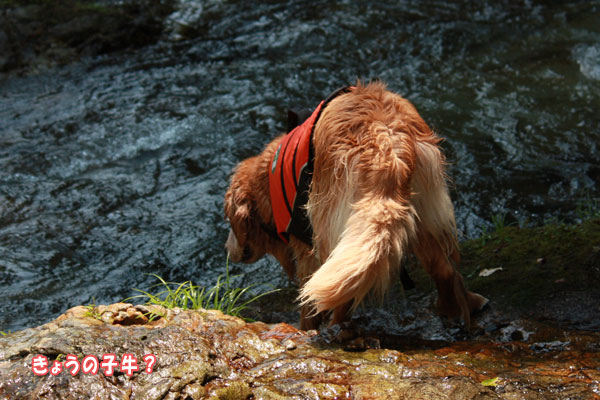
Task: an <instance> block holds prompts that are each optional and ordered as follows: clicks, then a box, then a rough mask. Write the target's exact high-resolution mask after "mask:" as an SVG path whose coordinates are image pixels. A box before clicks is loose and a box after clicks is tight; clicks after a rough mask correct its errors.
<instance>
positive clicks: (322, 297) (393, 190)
mask: <svg viewBox="0 0 600 400" xmlns="http://www.w3.org/2000/svg"><path fill="white" fill-rule="evenodd" d="M367 129H368V131H369V132H368V134H366V135H363V136H362V138H361V143H360V148H359V149H356V148H353V149H352V151H350V152H349V154H348V155H347V156H346V157H347V158H345V159H344V160H343V162H341V163H338V165H340V164H341V165H345V168H344V169H345V171H344V173H342V174H337V175H338V176H334V179H333V180H334V181H335V183H334V184H333V187H334V188H337V190H336V189H333V191H334V192H338V193H335V194H332V193H329V194H328V196H327V198H329V199H332V198H333V199H337V200H334V201H336V204H335V205H333V204H319V202H318V201H317V202H316V203H315V205H314V209H312V210H311V209H310V208H309V211H310V213H311V214H312V215H311V216H312V217H314V218H322V220H323V221H325V220H327V221H329V224H326V223H325V224H324V223H319V224H318V227H319V228H321V229H323V231H322V232H317V231H315V233H316V234H317V239H318V240H319V239H323V241H324V242H325V243H330V244H331V248H332V250H331V252H328V254H326V255H325V257H326V259H325V262H324V263H323V265H322V266H321V267H320V268H319V269H318V270H317V271H316V272H315V273H314V274H313V275H312V277H311V278H310V279H309V280H308V281H307V282H306V283H305V284H304V286H303V287H302V289H301V292H300V301H301V303H302V304H303V305H308V304H309V305H312V306H313V307H314V311H315V312H317V313H318V312H321V311H325V310H332V309H335V308H337V307H339V306H343V305H345V304H348V303H350V304H351V308H352V309H354V308H356V306H358V304H359V303H360V302H361V301H362V300H363V299H364V297H365V296H366V295H367V294H368V293H369V292H371V291H372V292H373V293H374V294H375V295H379V296H380V297H381V296H383V294H384V293H385V291H386V289H387V288H388V285H389V282H390V279H391V274H392V272H393V270H394V269H396V268H397V267H399V265H400V260H401V259H402V255H403V252H404V250H405V249H406V247H407V244H408V242H409V241H410V240H411V239H413V238H414V237H415V235H416V219H417V218H418V217H417V215H416V212H415V210H414V209H413V206H412V205H411V204H410V202H409V199H410V196H411V187H410V181H411V175H412V173H413V170H414V166H415V162H416V160H415V152H416V149H415V138H414V137H408V136H409V135H411V133H407V132H397V131H394V130H393V129H391V128H389V127H388V126H387V125H385V124H384V123H383V122H373V123H372V124H371V126H370V127H369V128H367ZM333 175H336V174H333ZM335 178H337V179H335ZM331 187H332V186H330V188H331ZM319 256H321V257H323V256H324V255H323V254H319Z"/></svg>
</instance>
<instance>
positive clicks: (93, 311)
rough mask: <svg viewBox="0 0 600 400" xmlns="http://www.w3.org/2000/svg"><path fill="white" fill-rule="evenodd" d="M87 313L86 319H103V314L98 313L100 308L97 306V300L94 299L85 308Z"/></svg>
mask: <svg viewBox="0 0 600 400" xmlns="http://www.w3.org/2000/svg"><path fill="white" fill-rule="evenodd" d="M85 308H86V309H87V311H86V312H85V316H86V317H92V318H94V319H97V320H101V319H102V314H100V312H99V311H98V307H97V306H96V299H95V298H94V297H92V302H91V303H90V304H88V305H86V306H85Z"/></svg>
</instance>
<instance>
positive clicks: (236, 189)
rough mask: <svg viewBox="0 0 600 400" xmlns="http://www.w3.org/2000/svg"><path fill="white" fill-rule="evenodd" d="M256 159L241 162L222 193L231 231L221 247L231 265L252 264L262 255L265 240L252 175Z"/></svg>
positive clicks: (254, 171) (264, 249)
mask: <svg viewBox="0 0 600 400" xmlns="http://www.w3.org/2000/svg"><path fill="white" fill-rule="evenodd" d="M255 163H256V157H254V158H250V159H247V160H245V161H242V162H241V163H240V164H239V165H238V166H237V168H236V169H235V171H234V174H233V176H232V177H231V183H230V185H229V189H227V193H225V217H226V218H227V220H229V224H230V225H231V229H230V230H229V237H228V238H227V243H226V244H225V247H226V248H227V251H228V252H229V258H230V259H231V260H232V261H234V262H244V263H253V262H255V261H257V260H258V259H260V258H261V257H262V256H264V255H265V253H266V251H267V249H266V243H267V240H268V238H267V237H265V232H264V231H263V230H262V229H261V227H260V221H261V220H260V216H259V210H258V207H257V201H256V198H255V196H256V192H257V188H256V187H253V186H254V184H253V182H255V181H256V180H255V179H254V174H255V173H256V168H255V166H254V164H255Z"/></svg>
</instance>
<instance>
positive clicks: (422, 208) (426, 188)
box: [411, 143, 488, 327]
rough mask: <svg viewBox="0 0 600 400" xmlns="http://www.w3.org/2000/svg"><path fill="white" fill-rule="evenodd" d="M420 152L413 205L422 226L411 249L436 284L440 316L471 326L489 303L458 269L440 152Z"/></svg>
mask: <svg viewBox="0 0 600 400" xmlns="http://www.w3.org/2000/svg"><path fill="white" fill-rule="evenodd" d="M417 153H418V157H417V160H418V161H417V163H418V165H417V170H416V172H415V174H414V176H413V181H412V189H413V196H412V198H411V203H412V204H413V207H414V208H415V210H416V212H417V215H418V218H419V224H418V232H417V238H416V241H415V242H413V243H412V244H411V245H412V246H411V247H412V250H413V252H414V253H415V255H416V256H417V258H418V259H419V261H420V262H421V264H422V265H423V267H424V268H425V270H426V271H427V272H428V273H429V274H430V275H431V277H432V278H433V280H434V281H435V284H436V286H437V290H438V302H437V305H438V309H439V311H440V313H442V314H443V315H446V316H448V317H462V319H463V321H464V322H465V325H466V326H467V327H468V326H470V322H471V314H472V313H473V312H474V311H477V310H480V309H481V308H483V307H484V306H485V305H486V304H487V302H488V300H487V299H486V298H485V297H483V296H480V295H478V294H476V293H472V292H470V291H468V290H467V289H466V287H465V284H464V281H463V277H462V275H461V274H460V273H459V272H458V270H457V269H456V267H457V266H458V263H459V262H460V255H459V252H458V240H457V238H456V223H455V221H454V208H453V206H452V202H451V200H450V196H449V195H448V189H447V187H446V183H445V181H444V174H443V170H442V167H443V162H442V156H441V153H440V152H439V150H438V149H437V148H436V147H434V146H431V145H428V144H426V143H419V145H418V147H417Z"/></svg>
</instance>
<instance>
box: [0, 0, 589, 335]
mask: <svg viewBox="0 0 600 400" xmlns="http://www.w3.org/2000/svg"><path fill="white" fill-rule="evenodd" d="M165 26H166V27H167V28H166V29H165V33H164V37H163V39H162V40H160V41H159V42H158V43H156V44H154V45H151V46H148V47H144V48H141V49H138V50H135V51H129V52H120V53H112V54H108V55H104V56H99V57H94V58H86V59H83V60H81V61H79V62H77V63H73V64H70V65H68V66H64V67H57V68H54V69H50V70H43V71H41V72H38V73H34V74H29V75H26V76H23V77H16V76H10V77H7V78H5V79H3V80H1V81H0V285H1V287H2V295H1V296H0V330H4V331H6V330H16V329H21V328H23V327H27V326H33V325H36V324H39V323H42V322H46V321H48V320H50V319H52V318H54V317H56V316H57V315H58V314H60V313H61V312H64V311H65V310H66V309H67V308H68V307H71V306H74V305H78V304H90V303H98V304H100V303H102V304H106V303H109V302H115V301H119V300H122V299H123V298H126V297H128V296H131V295H134V294H135V292H133V291H132V288H140V289H148V288H149V287H150V286H151V285H152V284H154V283H156V279H155V278H153V277H152V276H149V275H148V274H150V273H155V274H158V275H161V276H162V277H164V278H165V279H166V280H172V281H177V282H181V281H185V280H192V281H194V282H197V283H200V284H206V285H210V284H212V283H214V281H215V279H216V277H217V276H218V275H219V274H222V273H223V272H224V268H225V258H226V254H225V251H224V248H223V245H224V242H225V239H226V235H227V230H228V225H227V223H226V222H225V221H224V219H223V212H222V203H223V195H224V192H225V190H226V188H227V185H228V178H229V175H230V173H231V170H232V168H233V166H234V165H235V164H236V163H237V162H238V161H240V160H242V159H244V158H246V157H248V156H251V155H254V154H256V153H258V152H259V151H261V150H262V148H263V146H264V145H265V144H266V143H267V142H268V141H269V140H270V139H271V138H273V137H274V136H275V135H276V134H278V133H280V132H282V131H283V130H284V129H285V126H286V120H285V116H286V110H287V108H288V107H297V106H301V107H307V108H312V107H315V106H316V105H317V104H318V102H319V101H320V100H321V99H323V98H324V97H325V96H327V95H328V94H329V93H330V92H331V91H332V90H334V89H335V88H337V87H339V86H342V85H346V84H349V83H350V84H352V83H354V82H355V81H356V79H363V80H369V79H373V78H378V79H381V80H383V81H385V82H387V83H388V85H389V87H390V89H392V90H394V91H397V92H399V93H400V94H402V95H403V96H405V97H406V98H408V99H409V100H410V101H412V102H413V103H414V104H415V105H416V107H417V109H418V110H419V111H420V112H421V114H422V116H423V117H424V119H425V120H426V121H427V122H428V123H429V124H430V125H431V126H432V127H433V128H434V129H435V130H436V132H438V133H439V134H440V135H441V136H443V137H444V138H445V139H446V141H445V142H444V144H443V147H444V150H445V153H446V155H447V157H448V160H449V162H450V166H449V173H450V175H451V178H452V181H453V185H452V196H453V199H454V201H455V207H456V213H457V221H458V225H459V228H460V230H461V232H462V233H463V238H469V237H476V236H477V235H480V234H481V233H482V232H485V231H486V230H488V229H490V228H491V227H492V222H491V221H492V218H493V217H496V218H498V216H504V217H505V223H507V224H508V223H511V222H512V223H519V224H522V225H527V224H540V223H543V222H544V221H547V220H549V219H560V220H564V221H576V220H577V219H579V218H582V217H583V216H584V215H582V210H585V209H586V207H587V208H589V206H590V204H592V205H593V204H594V199H595V198H597V197H598V195H599V193H600V188H599V183H600V161H599V158H598V150H599V149H598V147H599V145H600V112H599V111H600V3H599V2H597V1H576V2H558V1H557V2H541V1H539V2H538V1H527V0H525V1H509V0H502V1H481V2H451V3H447V2H445V1H384V2H362V1H339V2H331V1H325V0H323V1H312V2H310V5H308V3H307V2H303V1H297V0H292V1H287V2H279V1H269V2H263V3H261V4H255V3H253V2H247V1H241V0H228V1H225V0H223V1H218V0H207V1H187V2H183V1H182V2H181V4H180V5H179V8H178V9H177V11H175V12H174V13H173V14H171V15H170V16H169V17H168V19H167V21H166V23H165ZM232 269H233V271H234V272H235V273H242V272H244V273H247V274H246V277H245V278H244V281H245V283H248V282H267V281H268V282H269V283H271V284H273V285H276V286H283V285H287V280H286V278H285V276H284V274H283V272H282V270H281V269H280V267H279V266H278V265H277V264H276V262H275V261H273V260H271V259H268V258H267V259H264V260H262V261H260V262H259V263H257V264H255V265H252V266H241V265H235V266H232Z"/></svg>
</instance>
